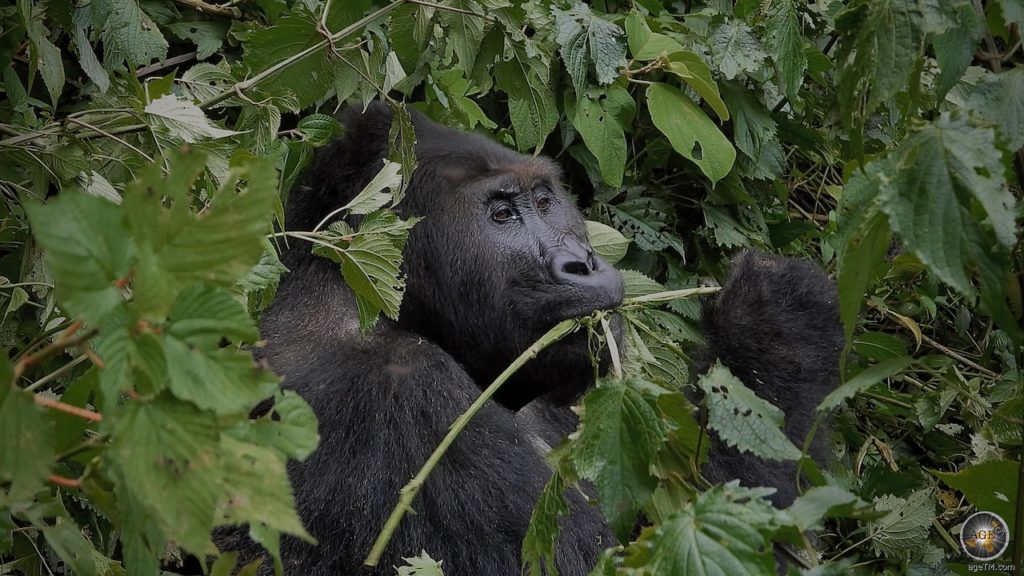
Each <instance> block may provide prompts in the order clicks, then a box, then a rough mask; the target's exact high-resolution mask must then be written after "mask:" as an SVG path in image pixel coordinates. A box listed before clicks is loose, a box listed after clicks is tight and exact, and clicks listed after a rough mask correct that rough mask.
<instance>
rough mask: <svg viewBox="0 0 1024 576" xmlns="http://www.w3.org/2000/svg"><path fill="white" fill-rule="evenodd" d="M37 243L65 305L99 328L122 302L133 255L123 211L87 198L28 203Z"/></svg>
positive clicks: (71, 194) (70, 195) (69, 196)
mask: <svg viewBox="0 0 1024 576" xmlns="http://www.w3.org/2000/svg"><path fill="white" fill-rule="evenodd" d="M25 212H26V213H28V217H29V221H30V222H31V223H32V230H33V232H34V233H35V237H36V241H37V242H39V245H40V246H42V247H43V249H44V250H46V265H47V268H48V269H49V271H50V274H52V275H53V278H54V281H55V283H56V286H57V290H58V295H59V296H60V302H61V305H62V306H63V307H64V308H65V309H66V310H67V312H68V313H69V314H71V315H72V316H74V317H76V318H81V319H83V320H85V321H87V322H88V323H90V324H93V325H96V324H98V323H99V322H100V321H101V320H103V318H105V317H106V316H107V314H108V313H110V312H111V311H112V310H113V309H114V308H116V307H117V306H119V305H120V304H121V303H122V302H123V300H124V299H123V297H122V296H121V291H120V290H119V289H118V287H117V286H116V283H117V282H118V281H119V280H123V279H125V278H126V276H127V275H128V269H129V266H130V265H131V262H132V257H133V253H134V249H133V246H132V243H131V242H130V241H127V239H128V230H127V228H126V227H125V223H124V217H123V215H122V214H121V210H120V209H119V208H118V207H117V206H116V205H115V204H113V203H111V202H109V201H107V200H104V199H102V198H97V197H96V196H91V195H89V194H84V193H74V192H69V193H67V194H61V195H60V196H59V197H57V198H56V199H53V200H51V201H50V202H48V203H47V204H46V205H45V206H44V205H39V204H32V203H26V204H25Z"/></svg>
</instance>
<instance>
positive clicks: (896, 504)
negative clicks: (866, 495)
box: [867, 490, 935, 558]
mask: <svg viewBox="0 0 1024 576" xmlns="http://www.w3.org/2000/svg"><path fill="white" fill-rule="evenodd" d="M875 510H878V511H879V512H887V514H886V515H885V516H883V517H882V518H881V519H879V520H875V521H872V522H868V524H867V530H868V535H869V537H870V538H871V545H872V547H873V548H874V549H875V552H876V553H877V554H883V555H885V556H888V557H891V558H905V557H906V554H907V551H908V550H912V549H914V548H916V547H917V546H920V545H921V544H922V543H924V542H925V541H926V540H927V539H928V534H929V532H930V529H931V526H932V520H933V519H934V518H935V500H934V499H933V498H932V493H931V490H918V491H916V492H914V493H912V494H911V495H910V496H908V497H907V498H900V497H898V496H893V495H887V496H883V497H881V498H876V499H875Z"/></svg>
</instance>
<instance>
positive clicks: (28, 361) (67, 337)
mask: <svg viewBox="0 0 1024 576" xmlns="http://www.w3.org/2000/svg"><path fill="white" fill-rule="evenodd" d="M81 325H82V321H81V320H77V321H75V322H74V323H72V324H71V326H70V327H69V328H68V329H67V330H66V331H65V332H64V334H62V335H61V337H60V338H58V339H57V340H56V341H55V342H53V343H52V344H50V345H49V346H47V347H45V348H43V349H42V350H40V351H39V352H36V353H35V354H26V355H25V356H22V358H21V360H18V362H17V363H16V364H15V365H14V377H15V379H17V378H18V377H19V376H21V374H22V373H23V372H24V371H25V369H26V368H28V367H29V366H31V365H32V364H37V363H39V362H42V361H43V360H46V359H47V358H49V357H51V356H56V355H57V354H59V353H61V352H63V351H64V349H65V348H71V347H73V346H78V345H79V344H81V343H83V342H87V341H88V340H89V339H90V338H92V337H93V336H95V335H96V334H97V333H99V331H98V330H96V329H93V330H89V331H88V332H86V333H85V334H82V335H80V336H75V335H74V334H75V332H77V331H78V329H79V328H80V327H81Z"/></svg>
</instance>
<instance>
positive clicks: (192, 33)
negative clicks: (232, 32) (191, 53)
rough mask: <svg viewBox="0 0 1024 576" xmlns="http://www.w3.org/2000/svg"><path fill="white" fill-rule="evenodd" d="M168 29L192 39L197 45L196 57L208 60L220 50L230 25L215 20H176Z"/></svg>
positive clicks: (179, 36) (177, 34) (186, 38)
mask: <svg viewBox="0 0 1024 576" xmlns="http://www.w3.org/2000/svg"><path fill="white" fill-rule="evenodd" d="M167 29H168V30H170V31H171V32H174V34H175V35H176V36H177V37H178V38H181V39H183V40H191V41H192V42H193V43H195V45H196V59H197V60H206V59H207V58H209V57H210V56H212V55H214V54H215V53H216V52H217V51H218V50H220V47H221V44H223V43H224V35H225V34H226V33H227V31H228V25H227V24H226V23H224V22H216V21H213V20H197V21H192V22H176V23H174V24H170V25H168V26H167Z"/></svg>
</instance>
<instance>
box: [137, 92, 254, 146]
mask: <svg viewBox="0 0 1024 576" xmlns="http://www.w3.org/2000/svg"><path fill="white" fill-rule="evenodd" d="M144 112H145V113H146V114H149V115H150V116H152V117H153V122H154V123H156V124H157V125H160V126H163V127H165V128H167V130H169V131H170V132H171V134H174V135H175V136H177V137H178V138H181V139H182V140H184V141H185V142H188V143H189V144H194V143H196V142H198V141H200V140H203V139H206V138H225V137H227V136H234V135H235V134H238V132H235V131H233V130H224V129H223V128H217V127H216V126H214V125H213V123H212V122H210V119H209V118H207V117H206V115H205V114H203V111H202V110H200V109H199V106H196V105H195V104H194V103H192V101H191V100H186V99H184V98H180V97H178V96H175V95H174V94H167V95H165V96H161V97H159V98H157V99H156V100H153V101H152V102H150V103H149V104H147V105H146V108H145V110H144Z"/></svg>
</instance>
